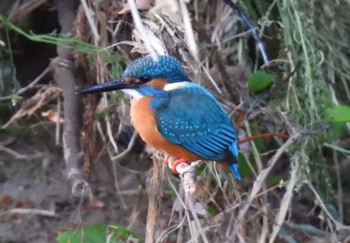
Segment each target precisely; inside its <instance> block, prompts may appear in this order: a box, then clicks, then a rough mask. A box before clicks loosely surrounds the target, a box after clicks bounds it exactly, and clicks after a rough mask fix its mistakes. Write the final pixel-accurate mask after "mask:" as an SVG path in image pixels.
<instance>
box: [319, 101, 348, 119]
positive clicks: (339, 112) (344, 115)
mask: <svg viewBox="0 0 350 243" xmlns="http://www.w3.org/2000/svg"><path fill="white" fill-rule="evenodd" d="M325 121H326V122H330V121H332V122H350V106H346V105H338V106H335V107H332V108H328V109H327V110H326V117H325Z"/></svg>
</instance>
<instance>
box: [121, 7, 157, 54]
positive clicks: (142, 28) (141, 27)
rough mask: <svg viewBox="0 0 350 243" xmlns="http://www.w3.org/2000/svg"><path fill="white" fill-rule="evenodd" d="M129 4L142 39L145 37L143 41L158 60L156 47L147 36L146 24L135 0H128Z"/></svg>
mask: <svg viewBox="0 0 350 243" xmlns="http://www.w3.org/2000/svg"><path fill="white" fill-rule="evenodd" d="M128 4H129V7H130V10H131V15H132V18H133V20H134V22H135V27H136V29H137V30H138V31H139V32H140V34H141V36H142V39H143V43H144V45H145V47H146V49H147V51H148V52H149V54H150V55H151V57H152V59H153V60H157V59H158V55H157V53H156V51H155V49H154V48H153V47H152V45H151V41H150V40H149V38H148V36H147V33H146V29H145V26H144V25H143V23H142V20H141V17H140V14H139V12H138V10H137V6H136V4H135V1H134V0H128Z"/></svg>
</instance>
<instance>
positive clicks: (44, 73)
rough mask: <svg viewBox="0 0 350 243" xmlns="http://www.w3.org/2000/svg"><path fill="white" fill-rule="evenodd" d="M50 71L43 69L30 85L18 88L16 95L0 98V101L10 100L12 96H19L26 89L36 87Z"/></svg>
mask: <svg viewBox="0 0 350 243" xmlns="http://www.w3.org/2000/svg"><path fill="white" fill-rule="evenodd" d="M50 71H51V67H50V66H49V67H47V68H45V70H44V71H43V72H42V73H41V74H39V76H38V77H36V78H35V79H34V80H33V81H32V82H31V83H30V84H28V85H27V86H26V87H23V88H20V89H19V90H18V91H17V92H16V93H14V94H11V95H7V96H3V97H0V100H10V99H12V98H13V97H14V96H17V95H21V94H23V93H24V92H26V91H27V90H28V89H30V88H32V87H33V86H34V85H36V84H37V83H38V82H39V81H40V80H41V79H42V78H43V77H45V75H46V74H48V73H49V72H50Z"/></svg>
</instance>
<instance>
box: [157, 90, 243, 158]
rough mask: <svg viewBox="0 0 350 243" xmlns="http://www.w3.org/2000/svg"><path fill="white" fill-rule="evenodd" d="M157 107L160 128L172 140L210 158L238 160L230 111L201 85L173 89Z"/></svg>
mask: <svg viewBox="0 0 350 243" xmlns="http://www.w3.org/2000/svg"><path fill="white" fill-rule="evenodd" d="M169 97H170V98H169V100H168V102H167V104H166V105H165V106H162V107H160V108H159V109H157V111H156V116H157V124H158V129H159V132H160V133H161V134H162V135H163V136H164V138H166V139H167V140H168V141H170V142H172V143H174V144H179V145H181V146H183V147H185V148H186V149H188V150H189V151H191V152H193V153H195V154H197V155H199V156H201V157H203V158H207V159H210V160H217V161H227V162H236V160H237V155H238V148H237V143H236V132H235V129H234V127H233V125H232V122H231V121H230V118H229V117H228V115H227V113H226V112H225V111H224V110H223V108H222V107H221V106H220V105H219V104H218V102H217V101H216V99H215V98H214V97H213V96H212V95H211V94H210V93H209V92H208V91H207V90H205V89H204V88H202V87H201V86H199V85H197V84H195V83H191V84H190V85H188V86H186V87H183V88H180V89H175V90H171V91H169Z"/></svg>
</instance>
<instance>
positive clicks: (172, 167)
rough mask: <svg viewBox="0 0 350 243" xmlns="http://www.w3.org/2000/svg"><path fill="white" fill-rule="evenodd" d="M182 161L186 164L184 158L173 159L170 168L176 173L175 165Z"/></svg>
mask: <svg viewBox="0 0 350 243" xmlns="http://www.w3.org/2000/svg"><path fill="white" fill-rule="evenodd" d="M183 163H185V164H188V161H187V160H186V159H184V158H178V159H176V160H174V161H173V162H172V164H171V169H172V171H173V173H174V174H178V172H177V169H176V167H177V166H178V165H179V164H183Z"/></svg>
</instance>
